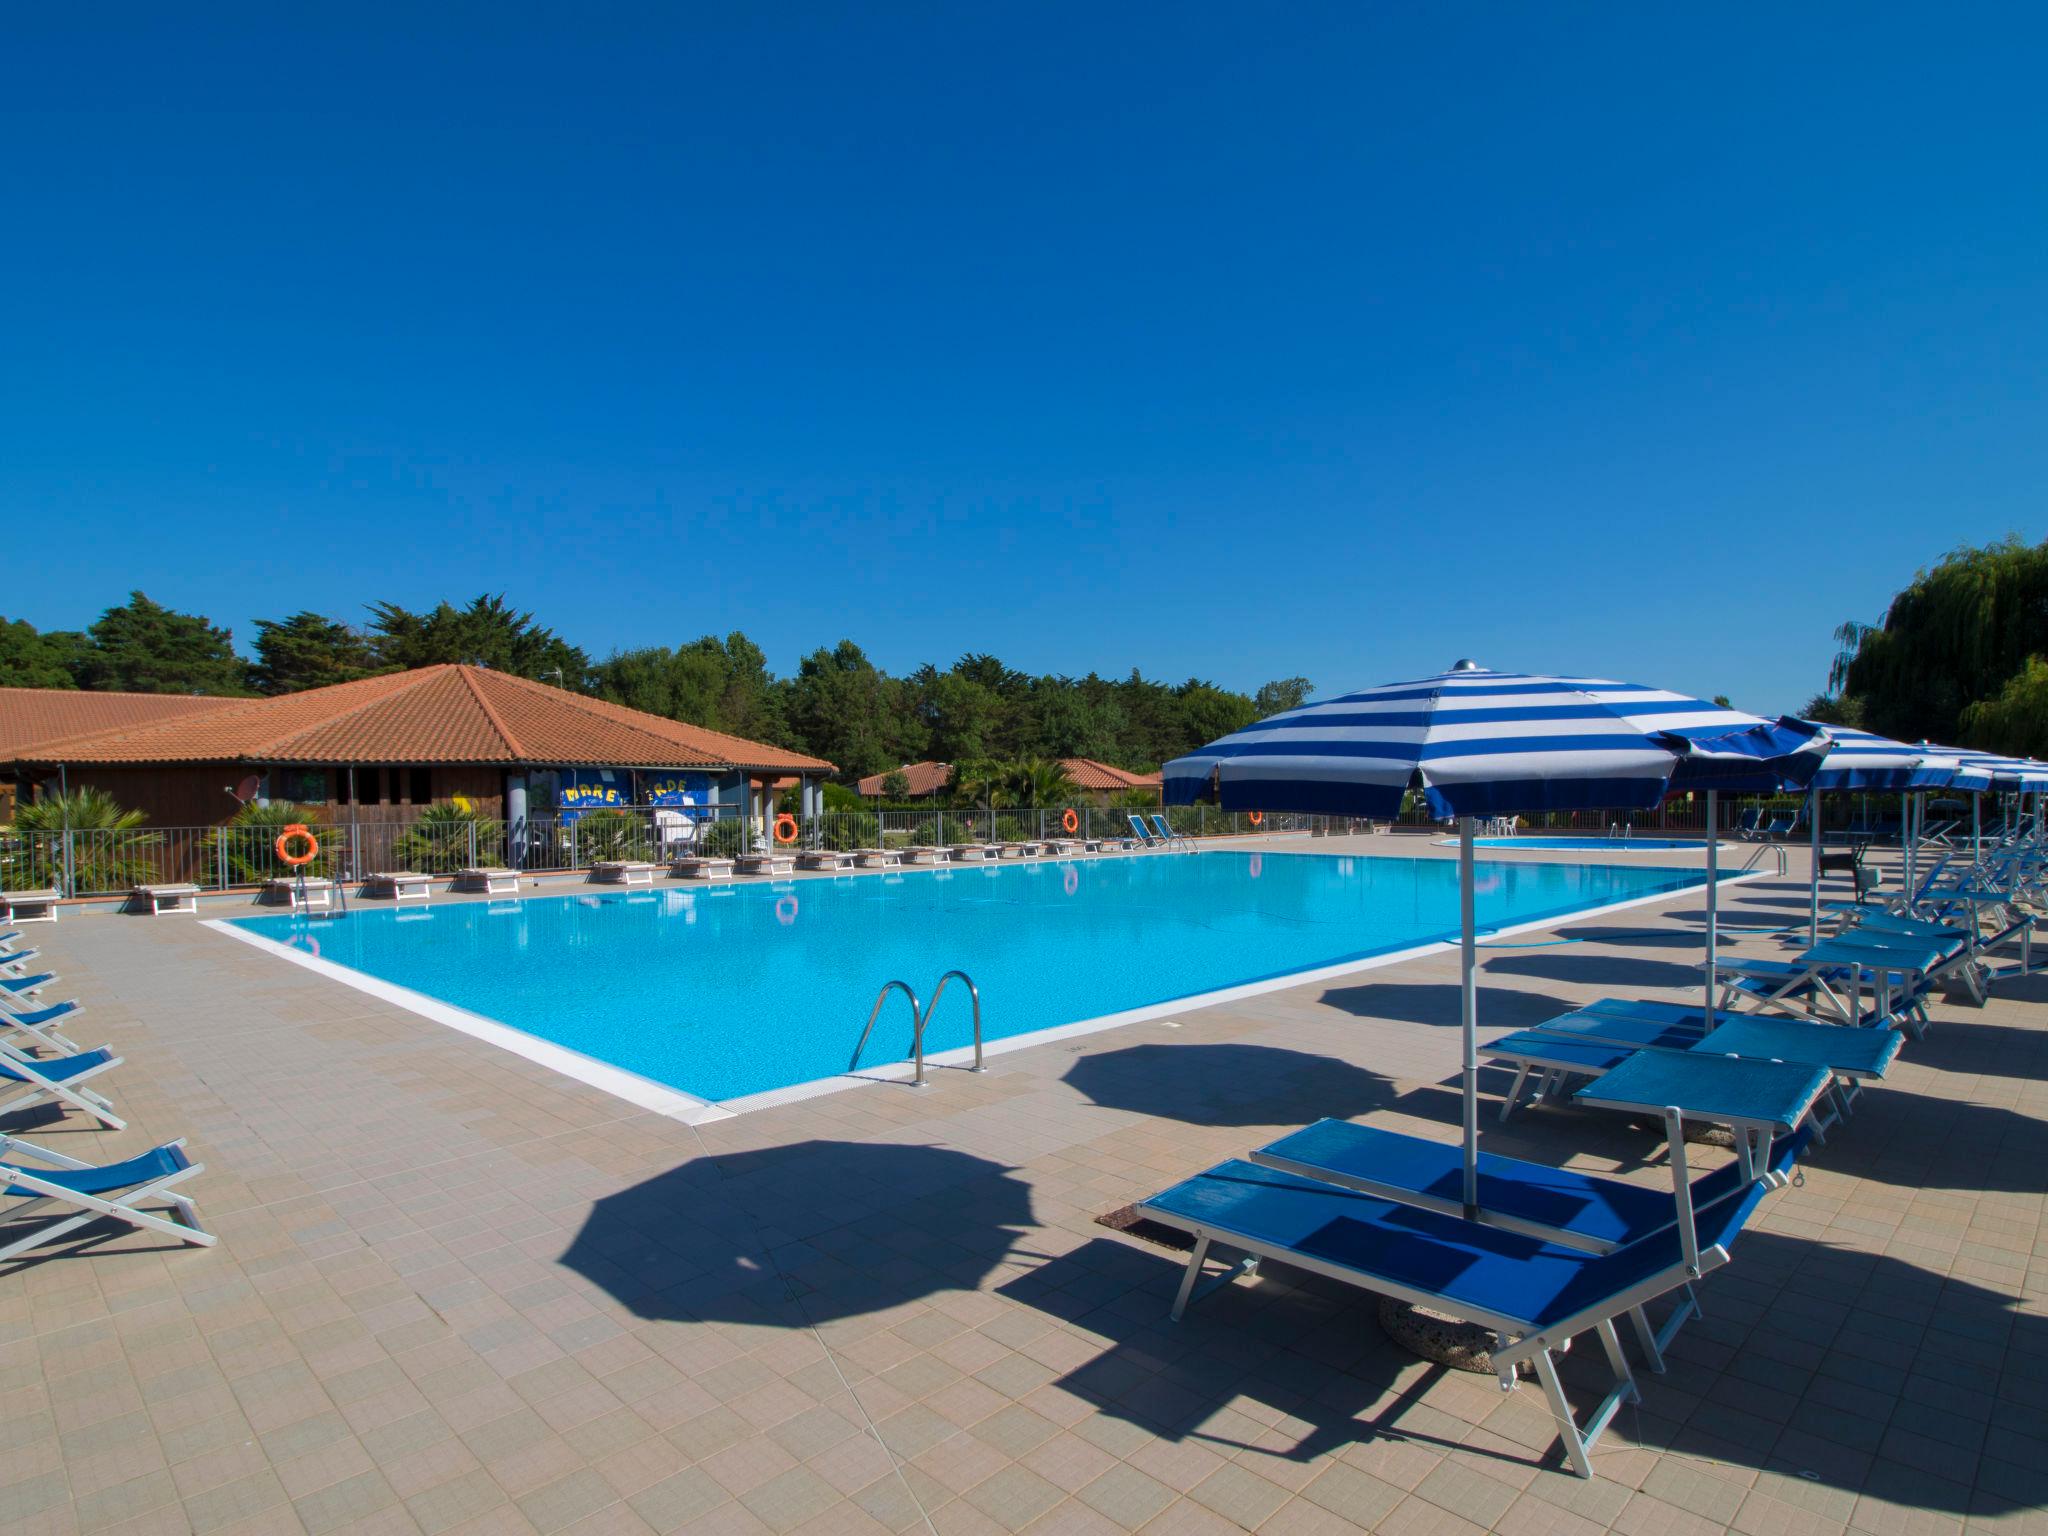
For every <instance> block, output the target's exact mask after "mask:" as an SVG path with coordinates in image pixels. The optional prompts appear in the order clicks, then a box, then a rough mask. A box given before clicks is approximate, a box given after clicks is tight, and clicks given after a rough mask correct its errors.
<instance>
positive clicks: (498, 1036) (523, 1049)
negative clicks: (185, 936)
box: [200, 918, 733, 1125]
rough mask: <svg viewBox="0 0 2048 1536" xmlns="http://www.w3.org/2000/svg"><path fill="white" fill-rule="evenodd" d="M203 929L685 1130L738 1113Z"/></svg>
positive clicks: (218, 926)
mask: <svg viewBox="0 0 2048 1536" xmlns="http://www.w3.org/2000/svg"><path fill="white" fill-rule="evenodd" d="M200 926H201V927H203V928H211V929H213V930H214V931H215V932H216V933H224V934H226V935H227V936H228V937H229V938H231V939H239V940H240V941H241V942H242V943H244V944H253V945H254V946H255V947H256V948H258V949H262V950H267V951H269V952H270V953H272V954H274V955H279V956H282V957H283V958H284V959H286V960H289V961H290V962H291V963H292V964H293V965H299V966H304V967H305V968H306V969H307V970H309V971H313V972H316V973H317V974H319V975H322V976H325V977H327V978H328V979H329V980H331V981H338V982H340V983H341V984H342V985H343V986H345V987H353V988H354V989H355V990H356V991H358V992H364V993H367V994H368V995H369V996H371V997H374V998H376V999H378V1000H379V1001H380V1002H386V1003H390V1004H391V1005H392V1006H394V1007H397V1008H403V1009H405V1010H406V1011H407V1012H408V1013H416V1014H418V1015H419V1016H420V1017H421V1018H424V1019H431V1020H433V1022H434V1023H436V1024H445V1025H447V1026H448V1027H449V1028H450V1029H457V1030H460V1031H462V1033H463V1034H465V1035H470V1036H472V1037H474V1038H475V1039H478V1040H482V1041H484V1042H485V1043H487V1044H490V1045H495V1046H497V1047H498V1048H499V1049H500V1050H504V1051H510V1052H511V1053H512V1054H513V1055H515V1056H523V1057H525V1058H526V1059H527V1060H528V1061H530V1062H533V1063H534V1064H535V1065H536V1066H542V1067H546V1068H548V1069H549V1070H550V1071H553V1072H559V1073H561V1074H562V1076H564V1077H567V1078H573V1079H574V1080H575V1081H577V1082H579V1083H582V1084H584V1085H586V1086H587V1087H591V1088H595V1089H597V1090H598V1091H599V1092H601V1093H608V1094H610V1095H611V1096H612V1097H613V1098H615V1099H623V1100H625V1101H626V1102H627V1103H628V1104H631V1105H634V1106H635V1107H637V1108H640V1109H645V1110H649V1111H651V1112H652V1113H654V1114H657V1115H662V1116H665V1117H666V1118H668V1119H670V1120H680V1121H681V1122H683V1124H685V1125H705V1124H708V1123H710V1122H711V1121H713V1120H730V1119H732V1118H733V1111H732V1110H729V1109H725V1108H722V1107H721V1106H719V1105H717V1104H714V1103H712V1102H711V1101H710V1100H709V1099H700V1098H698V1097H697V1096H696V1095H695V1094H693V1093H685V1092H684V1091H683V1090H682V1089H680V1088H671V1087H669V1086H668V1084H666V1083H657V1082H655V1081H654V1079H653V1078H650V1077H642V1076H641V1075H640V1074H639V1073H637V1072H628V1071H627V1070H626V1069H625V1068H624V1067H615V1066H613V1065H611V1064H610V1063H609V1062H603V1061H599V1060H598V1059H597V1058H596V1057H595V1056H586V1055H584V1054H583V1053H582V1052H581V1051H572V1050H570V1049H569V1048H568V1047H567V1046H563V1045H556V1044H555V1043H554V1042H553V1041H551V1040H543V1039H541V1037H540V1036H538V1035H533V1034H528V1033H527V1032H526V1031H525V1030H523V1029H515V1028H514V1027H513V1026H512V1025H510V1024H500V1023H499V1022H498V1021H497V1020H496V1019H491V1018H486V1017H485V1016H484V1015H482V1014H480V1013H471V1012H470V1011H469V1010H468V1009H467V1008H458V1007H456V1006H455V1005H454V1004H453V1003H444V1002H442V1001H441V1000H440V999H439V998H437V997H429V996H428V995H427V994H426V993H424V992H415V991H413V990H412V988H410V987H401V986H399V985H398V984H397V983H395V982H389V981H383V980H380V979H379V978H377V977H375V976H370V975H367V974H365V973H364V972H362V971H358V970H354V969H352V968H350V967H349V966H345V965H342V964H340V963H338V962H336V961H333V960H323V959H321V958H320V957H319V956H317V955H309V954H307V953H306V952H305V951H304V950H300V949H293V948H292V947H291V946H290V945H289V944H280V943H278V942H277V941H276V940H275V939H266V938H265V937H263V935H261V934H259V933H250V932H249V931H248V930H247V929H245V928H242V927H239V926H237V924H236V922H235V921H234V920H233V919H231V918H205V919H202V920H201V923H200Z"/></svg>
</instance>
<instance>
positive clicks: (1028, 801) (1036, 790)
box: [1009, 757, 1074, 807]
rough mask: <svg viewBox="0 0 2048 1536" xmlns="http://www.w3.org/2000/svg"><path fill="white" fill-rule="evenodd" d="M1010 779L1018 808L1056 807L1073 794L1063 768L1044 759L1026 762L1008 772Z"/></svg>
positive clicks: (1032, 759)
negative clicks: (1025, 806) (1020, 806)
mask: <svg viewBox="0 0 2048 1536" xmlns="http://www.w3.org/2000/svg"><path fill="white" fill-rule="evenodd" d="M1009 779H1010V788H1011V790H1012V792H1013V793H1014V794H1015V795H1016V797H1017V804H1019V805H1030V806H1039V807H1045V806H1054V805H1059V804H1062V803H1063V802H1064V801H1066V800H1068V799H1069V798H1071V797H1072V795H1073V793H1074V781H1073V779H1072V778H1071V777H1070V776H1069V775H1068V773H1067V770H1066V766H1065V765H1064V764H1062V763H1058V762H1054V761H1051V760H1050V759H1047V758H1043V757H1033V758H1027V759H1026V760H1025V761H1023V762H1021V763H1019V764H1017V765H1016V767H1014V768H1012V769H1011V770H1010V773H1009Z"/></svg>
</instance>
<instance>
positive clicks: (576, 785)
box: [555, 768, 711, 821]
mask: <svg viewBox="0 0 2048 1536" xmlns="http://www.w3.org/2000/svg"><path fill="white" fill-rule="evenodd" d="M555 803H556V805H557V807H558V808H559V809H560V812H561V816H562V819H563V820H564V821H574V820H575V819H576V818H577V817H579V816H581V815H583V814H584V813H585V812H587V811H607V810H621V809H624V808H626V807H628V806H633V805H668V806H676V805H709V804H710V803H711V776H710V775H709V774H703V773H644V774H636V773H634V772H633V770H631V769H630V768H564V769H563V770H562V771H561V774H560V776H559V778H558V780H557V784H556V790H555Z"/></svg>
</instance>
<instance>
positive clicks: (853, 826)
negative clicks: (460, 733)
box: [0, 805, 1366, 896]
mask: <svg viewBox="0 0 2048 1536" xmlns="http://www.w3.org/2000/svg"><path fill="white" fill-rule="evenodd" d="M1129 814H1130V813H1127V812H1125V811H1121V810H1104V809H1101V808H1099V807H1095V806H1086V805H1076V806H1071V807H1069V806H1049V807H1029V808H1017V809H1004V808H998V809H994V810H986V809H983V810H946V809H937V808H934V809H930V810H923V809H919V810H892V811H829V812H826V813H825V814H824V815H822V816H818V817H815V818H813V819H812V820H810V821H808V822H801V823H798V824H797V825H795V826H794V827H790V826H789V824H788V823H784V824H783V825H784V828H785V831H786V833H787V836H788V841H789V842H790V844H791V845H792V846H795V847H802V848H834V849H847V848H905V847H910V846H913V845H931V846H935V847H951V846H955V845H957V844H961V843H970V842H981V843H988V842H1018V841H1023V840H1027V839H1036V840H1040V841H1043V840H1045V839H1048V838H1054V837H1065V836H1077V837H1088V838H1101V837H1118V836H1128V835H1129V831H1130V823H1129V820H1128V816H1129ZM1148 814H1149V813H1148ZM1157 814H1160V815H1163V816H1165V817H1166V819H1167V823H1168V825H1170V826H1171V827H1172V828H1173V830H1174V832H1175V833H1176V834H1177V835H1180V836H1185V837H1204V838H1208V837H1236V836H1245V835H1251V834H1258V833H1265V834H1273V833H1293V834H1297V835H1299V834H1302V833H1310V834H1314V835H1319V836H1320V835H1324V834H1335V833H1341V832H1345V831H1352V830H1357V831H1363V830H1365V828H1366V823H1364V822H1362V821H1357V822H1354V821H1350V820H1347V819H1346V818H1342V817H1324V816H1295V815H1286V814H1283V813H1279V812H1275V813H1272V814H1270V815H1265V816H1262V817H1260V818H1259V819H1258V820H1257V821H1254V820H1253V818H1252V816H1251V815H1249V814H1247V813H1244V812H1231V811H1220V810H1217V809H1216V808H1215V807H1213V806H1176V807H1173V808H1171V809H1168V810H1165V811H1160V812H1158V813H1157ZM1070 815H1071V816H1072V818H1073V820H1074V829H1073V831H1072V832H1071V833H1070V832H1069V831H1068V829H1067V825H1066V822H1067V818H1068V817H1069V816H1070ZM281 830H282V828H281V827H279V826H276V825H241V826H222V827H136V828H130V829H126V830H121V831H109V830H104V829H97V828H77V829H74V830H72V831H70V832H0V886H4V888H5V889H8V890H45V889H55V890H57V891H59V892H61V893H63V894H65V895H68V896H108V895H119V894H123V893H125V892H127V891H130V890H132V889H133V888H134V887H136V886H138V885H155V884H173V883H177V884H189V885H196V886H198V887H199V888H200V889H201V890H207V891H220V890H233V889H236V888H238V887H241V888H247V887H251V886H257V885H261V884H262V883H263V882H264V881H266V880H273V879H283V878H288V877H290V876H291V875H293V874H294V873H296V870H295V868H294V867H293V866H291V865H288V864H287V863H285V861H284V859H283V858H282V856H281V855H280V854H279V853H278V850H277V839H278V834H279V832H280V831H281ZM310 830H311V831H312V833H313V835H314V837H315V838H316V839H317V840H318V842H319V845H320V847H319V852H318V853H317V854H316V855H315V856H314V857H313V859H312V860H311V862H309V863H308V864H306V865H305V866H304V868H305V872H306V874H307V875H309V876H311V877H315V878H325V879H333V880H343V881H348V882H351V883H353V882H356V881H360V880H362V879H363V878H364V877H365V876H367V875H370V874H374V873H379V872H384V871H401V870H410V871H415V872H418V873H420V874H429V875H451V874H454V873H455V872H456V871H458V870H462V869H470V868H477V867H482V866H496V865H502V866H505V867H508V868H514V869H521V870H531V871H535V872H539V873H548V872H559V871H568V870H576V869H588V868H589V867H590V866H591V865H593V864H598V863H602V862H604V861H607V860H614V859H629V860H638V861H644V862H648V863H665V862H668V861H669V860H672V859H677V858H683V857H686V856H688V855H691V854H706V855H713V856H720V857H731V856H733V855H734V854H738V853H745V852H748V851H750V850H752V849H755V848H758V847H759V846H760V844H761V842H762V834H761V829H760V827H759V826H758V825H757V824H754V823H752V822H750V821H749V820H748V819H747V818H746V817H745V816H744V815H743V813H742V810H741V808H740V807H738V806H729V805H721V806H702V807H698V806H693V807H691V808H689V809H688V810H687V811H678V810H670V809H668V808H666V807H648V806H631V807H618V808H615V809H605V810H594V811H584V812H582V813H581V814H579V815H575V816H569V817H563V816H538V817H531V818H528V819H527V820H526V821H525V822H523V823H520V824H516V825H515V824H508V823H506V822H504V821H494V820H488V819H484V818H479V817H471V816H452V815H450V816H441V815H435V814H431V811H430V813H429V814H425V815H417V816H413V817H410V818H407V819H403V820H401V819H396V818H374V819H351V820H341V821H334V822H328V823H318V824H314V825H312V826H311V827H310ZM778 840H779V839H778ZM294 851H303V850H302V848H298V847H295V849H294Z"/></svg>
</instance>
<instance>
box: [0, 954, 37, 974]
mask: <svg viewBox="0 0 2048 1536" xmlns="http://www.w3.org/2000/svg"><path fill="white" fill-rule="evenodd" d="M41 953H42V951H41V950H40V949H10V950H5V951H0V971H5V972H6V973H7V974H8V975H10V976H19V975H21V974H23V973H24V972H25V971H26V970H27V969H28V963H29V961H31V960H33V959H35V957H36V956H37V955H40V954H41Z"/></svg>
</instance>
